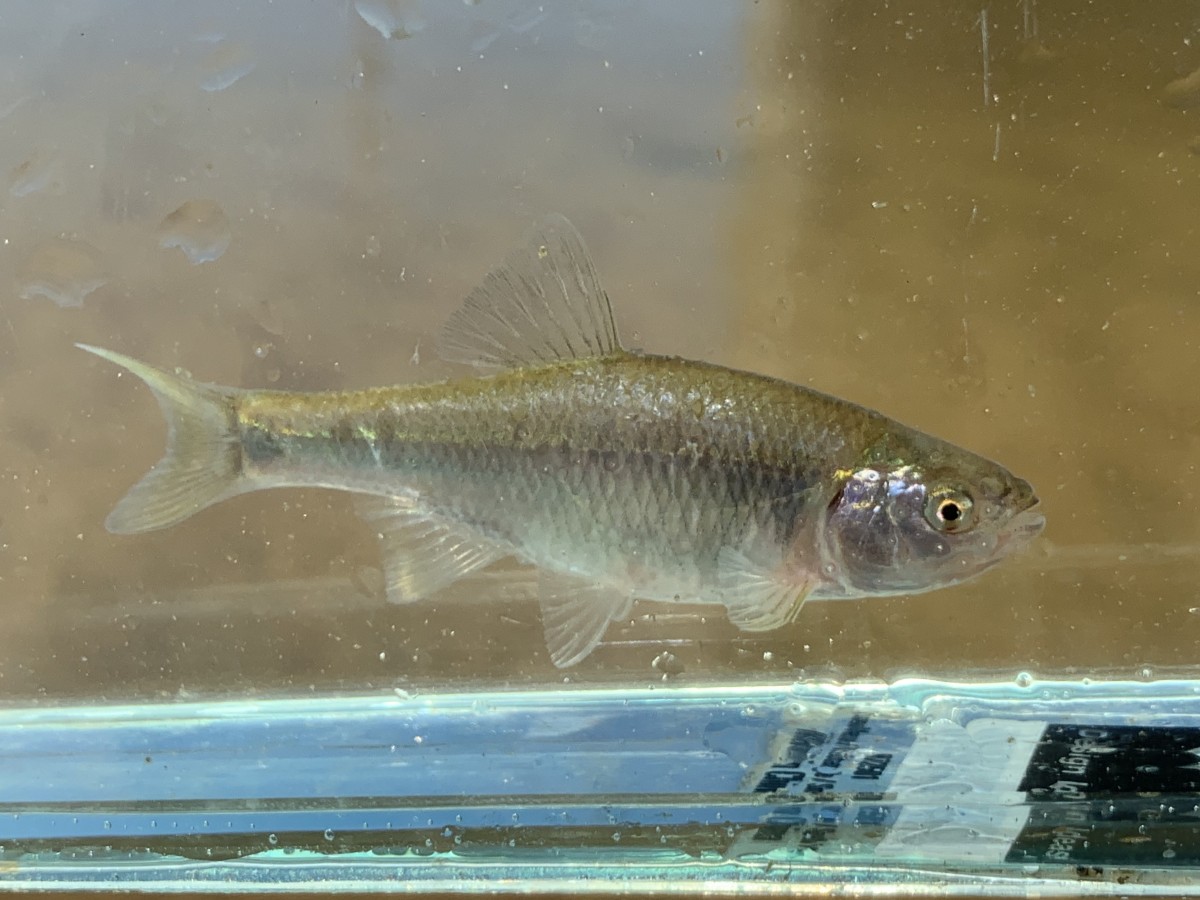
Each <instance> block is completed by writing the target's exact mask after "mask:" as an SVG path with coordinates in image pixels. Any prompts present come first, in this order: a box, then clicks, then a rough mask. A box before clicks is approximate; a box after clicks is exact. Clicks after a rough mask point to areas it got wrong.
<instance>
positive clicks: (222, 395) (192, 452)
mask: <svg viewBox="0 0 1200 900" xmlns="http://www.w3.org/2000/svg"><path fill="white" fill-rule="evenodd" d="M75 346H76V347H78V348H79V349H81V350H86V351H87V352H88V353H94V354H96V356H99V357H101V358H102V359H106V360H108V361H109V362H111V363H114V364H116V365H118V366H121V367H122V368H124V369H128V370H129V371H130V372H132V373H133V374H134V375H136V376H137V377H138V378H140V379H142V381H144V382H146V385H147V386H148V387H149V388H150V390H152V391H153V392H154V396H155V399H157V400H158V405H159V407H160V408H161V409H162V412H163V417H164V418H165V419H166V420H167V451H166V453H165V454H163V458H162V459H160V460H159V461H158V463H157V464H156V465H155V466H154V468H152V469H151V470H150V471H149V472H147V473H146V475H145V476H144V477H143V478H142V480H141V481H139V482H138V483H137V484H135V485H134V486H133V487H132V488H130V490H129V493H127V494H126V495H125V496H124V497H122V498H121V501H120V502H119V503H118V504H117V505H116V507H115V508H114V509H113V511H112V512H111V513H109V515H108V518H107V519H106V520H105V522H104V524H105V526H106V527H107V528H108V530H109V531H111V532H113V533H114V534H136V533H138V532H142V531H154V530H155V529H157V528H166V527H167V526H169V525H174V524H176V523H177V522H182V521H183V520H184V519H186V518H187V517H188V516H190V515H192V514H193V513H196V512H199V511H200V510H202V509H204V507H206V506H211V505H212V504H213V503H216V502H217V501H218V500H224V499H225V498H227V497H232V496H233V495H235V494H240V493H241V492H242V491H243V490H245V486H244V485H243V482H242V477H241V470H242V462H241V448H240V447H239V444H238V438H237V431H236V421H237V420H236V413H235V411H234V408H233V396H234V394H235V393H236V391H235V390H234V389H232V388H223V387H217V386H216V385H211V384H200V383H198V382H195V381H192V380H191V379H190V378H187V377H185V376H182V375H173V374H171V373H169V372H164V371H162V370H161V369H156V368H154V367H153V366H148V365H146V364H145V363H141V362H138V361H137V360H136V359H133V358H132V357H129V356H125V355H124V354H121V353H114V352H113V351H112V350H104V349H102V348H100V347H91V346H89V345H87V344H76V345H75Z"/></svg>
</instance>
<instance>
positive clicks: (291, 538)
mask: <svg viewBox="0 0 1200 900" xmlns="http://www.w3.org/2000/svg"><path fill="white" fill-rule="evenodd" d="M985 36H986V37H985ZM985 40H986V52H985ZM1198 70H1200V2H1195V0H1186V2H1184V0H1180V2H1165V0H1163V2H1156V3H1153V4H1129V3H1124V2H1118V0H1112V2H1094V3H1088V2H1083V0H1079V2H1064V3H1055V4H1037V3H1035V2H1034V0H1028V2H1024V3H1022V2H1019V0H1013V2H1006V3H1001V4H995V3H993V4H990V5H988V6H987V7H986V8H984V7H981V6H980V5H979V4H975V5H971V4H957V3H949V2H944V3H938V4H932V3H924V2H916V0H907V2H893V3H891V4H888V5H887V6H881V5H879V4H851V3H836V2H812V3H791V2H786V0H778V2H761V3H757V4H753V5H751V4H727V3H722V2H711V3H697V2H691V0H689V2H686V3H684V2H680V3H675V4H626V3H600V2H593V3H574V4H546V5H544V6H539V5H538V4H535V3H526V2H516V0H512V2H500V0H481V2H468V3H465V4H452V3H434V2H427V3H424V4H421V3H418V2H416V0H413V2H386V0H361V2H358V3H338V2H328V3H318V4H274V5H269V4H225V3H205V4H183V3H180V4H164V3H151V2H124V3H122V2H105V3H96V2H74V3H58V4H53V5H51V4H42V3H35V2H27V3H6V4H5V5H4V6H3V8H2V9H0V175H2V176H3V177H4V178H5V179H6V182H5V183H4V185H3V186H2V187H3V194H2V195H0V291H2V293H0V312H2V321H0V476H2V480H0V601H2V602H3V620H2V625H0V699H2V700H3V701H5V702H25V701H27V700H28V699H31V698H41V699H46V700H50V699H58V698H67V697H81V696H85V697H94V698H98V699H104V700H109V701H112V700H119V699H126V698H134V697H157V696H172V697H173V696H188V695H194V694H198V693H212V692H233V693H237V694H245V693H247V692H254V693H264V694H265V693H272V694H273V693H279V692H289V693H294V692H308V691H313V690H329V689H335V688H346V689H362V688H388V687H393V686H396V687H404V688H406V689H415V688H421V687H427V686H428V687H432V686H445V685H454V686H456V687H459V688H464V689H483V688H487V687H500V688H512V687H518V686H520V685H524V684H530V683H545V682H551V683H553V682H559V681H562V680H564V673H560V672H558V671H556V670H555V669H554V668H553V667H552V666H551V665H550V663H549V661H548V659H547V657H546V654H545V650H544V647H543V643H542V637H541V629H540V625H539V622H538V616H537V611H536V609H535V608H534V607H533V606H530V605H525V604H521V603H505V602H502V601H498V600H496V599H495V597H494V596H492V597H489V589H488V587H487V586H486V584H485V585H482V586H477V587H476V588H475V589H474V590H468V591H459V592H458V593H457V594H456V595H451V596H446V597H443V598H439V600H438V601H436V602H430V603H427V604H421V605H418V606H413V607H408V608H395V607H390V606H388V605H387V604H386V603H385V602H384V601H383V600H382V598H381V597H380V596H379V591H378V583H379V573H378V569H377V566H378V560H377V557H376V548H375V544H374V540H373V539H372V537H371V536H370V534H369V532H368V529H367V528H366V527H365V526H363V525H361V524H360V523H358V521H357V520H356V519H355V518H354V516H353V514H352V512H351V509H350V503H349V501H348V498H347V497H346V496H345V495H338V494H333V493H325V492H317V491H311V492H303V491H280V492H272V493H259V494H253V495H249V496H244V497H241V498H238V499H236V500H233V501H230V502H227V503H224V504H222V505H220V506H219V507H217V508H214V509H211V510H209V511H206V512H205V513H203V514H202V515H199V516H196V517H195V518H194V519H192V520H190V521H188V522H187V523H185V524H183V525H180V526H178V527H176V528H174V529H171V530H169V531H166V532H162V533H158V534H152V535H144V536H138V537H115V536H111V535H109V534H107V533H106V532H105V530H104V527H103V519H104V516H105V515H106V514H107V512H108V510H109V509H110V508H111V506H112V505H113V503H115V501H116V500H117V499H118V498H119V497H120V496H121V494H122V493H123V492H124V491H125V490H126V489H127V488H128V487H129V486H130V485H131V484H132V483H133V482H134V481H135V480H136V479H137V478H138V477H140V475H141V474H142V473H143V471H144V470H145V469H146V468H147V467H149V466H150V465H151V464H152V463H153V462H154V461H155V460H156V459H157V458H158V456H159V454H160V452H161V449H162V443H163V426H162V422H161V418H160V416H159V413H158V410H157V409H156V407H155V404H154V403H153V401H152V399H151V396H150V394H149V392H148V391H146V390H145V388H144V387H142V386H141V385H140V384H137V383H135V382H134V381H132V380H131V379H129V378H121V377H118V375H117V373H116V371H115V369H114V368H113V367H111V366H108V365H106V364H104V363H102V362H101V361H99V360H95V359H92V358H90V357H88V356H86V355H85V354H83V353H80V352H79V351H77V350H75V349H74V348H73V347H72V346H71V345H72V342H74V341H87V342H90V343H96V344H100V345H103V346H108V347H112V348H114V349H118V350H121V351H123V352H127V353H130V354H133V355H135V356H138V357H141V358H144V359H147V360H148V361H150V362H153V363H156V364H159V365H164V366H183V367H185V368H187V369H189V370H190V371H192V372H193V374H195V375H196V376H197V377H200V378H203V379H205V380H212V381H219V382H224V383H229V384H235V385H241V386H248V387H253V386H272V387H278V388H293V389H315V388H337V387H357V386H366V385H371V384H379V383H390V382H394V381H411V380H419V379H433V378H439V377H443V376H444V375H446V374H449V372H450V371H451V370H450V369H449V368H447V367H446V366H444V365H442V364H440V363H438V361H437V360H436V359H435V358H434V354H433V351H432V347H433V338H434V336H435V335H436V333H437V329H438V327H439V325H440V323H441V322H442V321H443V320H444V319H445V317H446V316H447V315H448V314H449V312H450V311H451V309H453V308H454V307H455V306H456V305H457V303H458V302H459V301H460V299H461V298H462V297H463V296H464V295H465V294H466V293H467V292H468V291H469V290H470V289H471V287H473V285H474V284H475V283H476V282H477V281H478V280H479V279H480V278H481V277H482V275H483V274H484V273H485V272H486V270H487V269H488V268H489V267H490V266H491V265H492V264H494V263H495V262H496V261H498V260H499V258H500V257H502V256H503V254H504V253H505V252H506V251H507V250H508V249H509V248H510V247H511V246H512V245H513V244H514V243H515V242H516V241H517V240H519V238H520V236H521V235H522V234H523V232H524V231H525V229H526V228H527V227H528V226H529V225H530V223H531V222H532V221H533V220H535V219H536V218H538V217H539V216H541V215H543V214H544V213H546V212H549V211H559V212H562V213H564V214H566V215H567V216H569V217H570V218H571V219H573V220H574V221H575V223H576V225H578V226H579V228H580V229H581V231H582V232H583V233H584V235H585V236H586V238H587V239H588V241H589V243H590V246H591V249H592V252H593V254H594V256H595V257H596V261H597V265H598V267H599V269H600V271H601V274H602V276H603V278H604V280H605V282H606V283H607V286H608V290H609V293H610V294H611V296H612V298H613V300H614V303H615V304H616V305H617V308H618V314H619V318H620V321H621V324H622V328H623V332H624V334H625V336H626V338H627V339H628V340H629V342H630V343H633V344H635V345H639V346H643V347H645V348H646V349H648V350H653V351H660V352H669V353H678V354H682V355H686V356H693V357H702V358H706V359H710V360H713V361H716V362H721V363H725V364H729V365H733V366H740V367H746V368H753V369H756V370H759V371H763V372H768V373H770V374H773V375H779V376H783V377H786V378H791V379H794V380H798V381H802V382H805V383H808V384H811V385H813V386H815V387H818V388H820V389H822V390H825V391H829V392H832V393H835V394H839V395H842V396H845V397H848V398H850V399H853V400H856V401H859V402H862V403H865V404H867V405H870V406H873V407H876V408H879V409H881V410H883V411H885V412H888V413H890V414H892V415H894V416H896V417H897V418H900V419H902V420H904V421H907V422H909V423H911V424H913V425H916V426H918V427H922V428H924V429H926V430H929V431H932V432H935V433H937V434H939V435H941V436H944V437H947V438H950V439H952V440H955V441H957V442H959V443H962V444H964V445H967V446H969V447H971V448H973V449H976V450H978V451H980V452H983V453H985V454H987V455H990V456H993V457H995V458H997V459H999V460H1001V461H1003V462H1004V463H1005V464H1007V465H1008V466H1010V467H1011V468H1012V469H1014V470H1015V471H1017V472H1018V473H1020V474H1022V475H1024V476H1026V477H1028V478H1029V479H1030V480H1032V481H1033V483H1034V484H1035V485H1036V486H1037V487H1038V489H1039V492H1040V493H1041V495H1042V497H1043V501H1044V506H1045V511H1046V515H1047V517H1048V520H1049V526H1048V528H1047V532H1046V535H1045V537H1044V539H1043V540H1042V541H1041V542H1040V544H1039V546H1038V548H1037V549H1036V550H1035V551H1034V552H1032V553H1030V554H1028V555H1026V556H1023V557H1021V558H1018V559H1013V560H1011V561H1009V562H1008V563H1007V564H1006V565H1005V566H1003V567H1001V568H1000V569H998V570H996V571H995V572H993V573H991V574H990V575H988V576H986V577H985V578H984V579H982V580H980V581H977V582H974V583H971V584H968V585H965V586H961V587H959V588H955V589H949V590H945V591H940V592H936V593H932V594H926V595H922V596H919V597H913V598H897V599H891V600H878V601H871V602H853V603H825V604H816V603H814V604H812V605H810V606H809V607H808V608H806V610H805V612H804V614H803V615H802V616H801V618H800V620H799V621H798V622H797V623H796V624H795V625H794V626H792V627H790V628H788V629H785V630H783V631H780V632H776V633H773V634H770V635H766V636H754V637H749V636H745V635H740V634H738V633H737V632H736V631H735V630H734V629H733V628H732V627H731V626H730V625H728V623H726V622H725V620H724V618H723V617H722V616H720V615H713V614H711V613H709V614H708V615H706V616H704V617H701V616H700V615H698V614H697V613H696V612H695V611H694V610H684V609H680V608H663V607H657V608H655V607H649V606H639V607H638V608H637V609H636V610H635V613H634V617H633V619H632V620H631V621H630V622H629V623H628V624H626V625H621V626H614V627H613V628H612V629H611V630H610V632H609V635H608V637H609V642H608V643H607V644H606V645H604V646H602V647H601V648H600V649H599V650H598V651H597V652H596V653H595V654H593V656H591V657H590V658H589V659H587V660H586V661H585V662H584V663H583V664H581V665H580V666H578V667H576V668H575V669H572V670H570V671H569V672H568V673H566V675H565V678H566V679H569V681H570V683H572V684H587V683H595V682H599V681H606V682H612V681H623V682H627V683H630V684H639V685H640V684H646V683H648V682H657V681H659V680H661V679H662V678H663V677H664V675H666V676H667V677H668V679H669V680H670V681H672V682H673V683H682V684H687V683H694V682H696V681H698V680H702V679H712V678H760V679H761V678H769V679H778V678H787V677H792V675H793V674H797V675H800V676H806V677H816V676H825V675H833V676H844V677H865V676H881V677H897V676H900V675H922V674H928V675H936V676H950V677H957V676H964V675H969V674H971V673H979V672H985V673H994V672H1000V673H1005V674H1012V673H1014V672H1016V671H1019V670H1022V669H1025V670H1032V671H1037V672H1041V673H1046V674H1059V675H1075V676H1082V675H1088V674H1090V673H1093V672H1110V673H1112V672H1115V673H1119V674H1125V675H1130V676H1142V677H1144V676H1145V675H1147V674H1161V673H1163V672H1166V671H1171V670H1176V669H1179V668H1180V667H1185V666H1190V665H1192V664H1194V663H1195V661H1196V659H1197V646H1198V643H1197V642H1198V639H1200V614H1197V613H1195V612H1191V609H1193V608H1197V607H1200V597H1198V596H1197V590H1196V586H1195V585H1196V579H1197V575H1198V574H1200V567H1198V566H1197V562H1198V552H1200V533H1198V532H1200V509H1198V508H1197V492H1196V487H1195V485H1196V476H1197V469H1196V462H1197V460H1198V459H1200V427H1198V422H1200V390H1198V389H1197V374H1198V373H1200V357H1198V349H1200V309H1198V307H1197V304H1198V302H1200V119H1198V118H1197V116H1198V115H1200V72H1198ZM493 593H494V592H493ZM700 612H709V611H707V610H700ZM666 654H670V655H666ZM656 660H657V662H655V661H656Z"/></svg>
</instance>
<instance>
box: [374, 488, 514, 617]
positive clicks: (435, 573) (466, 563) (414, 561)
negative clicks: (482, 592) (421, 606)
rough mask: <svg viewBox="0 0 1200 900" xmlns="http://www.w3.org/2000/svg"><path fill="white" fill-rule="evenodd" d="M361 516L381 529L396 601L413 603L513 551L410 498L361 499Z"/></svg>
mask: <svg viewBox="0 0 1200 900" xmlns="http://www.w3.org/2000/svg"><path fill="white" fill-rule="evenodd" d="M355 506H356V508H357V510H358V514H359V515H360V516H361V517H362V518H363V519H364V520H366V521H367V522H368V523H369V524H370V525H371V526H372V527H374V528H375V529H376V533H377V534H378V536H379V542H380V550H381V551H382V554H383V574H384V583H385V586H386V589H387V598H388V600H389V601H391V602H392V603H411V602H413V601H414V600H420V599H422V598H423V597H428V596H430V595H431V594H435V593H437V592H438V591H439V590H441V589H442V588H444V587H447V586H448V585H450V584H452V583H454V582H455V581H458V580H459V579H460V578H463V577H465V576H467V575H470V574H471V573H472V572H475V571H477V570H478V569H482V568H484V567H485V566H488V565H490V564H491V563H493V562H495V561H496V560H498V559H500V558H501V557H503V556H505V555H507V551H506V550H505V549H503V548H501V547H497V546H496V545H495V544H492V543H489V542H487V541H486V540H483V539H481V538H479V537H478V536H477V535H474V534H472V533H471V532H470V531H469V530H468V529H466V528H463V527H456V526H454V525H453V524H450V523H446V522H444V521H441V520H437V519H434V518H431V517H430V516H428V515H427V514H426V513H425V512H424V511H423V510H421V509H420V507H418V506H416V505H415V504H414V503H413V502H412V500H410V499H409V498H406V497H375V496H371V495H366V494H364V495H360V496H359V497H357V498H356V499H355Z"/></svg>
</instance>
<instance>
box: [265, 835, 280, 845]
mask: <svg viewBox="0 0 1200 900" xmlns="http://www.w3.org/2000/svg"><path fill="white" fill-rule="evenodd" d="M267 843H268V844H271V845H272V846H274V845H275V844H278V843H279V835H277V834H274V833H271V834H268V835H267Z"/></svg>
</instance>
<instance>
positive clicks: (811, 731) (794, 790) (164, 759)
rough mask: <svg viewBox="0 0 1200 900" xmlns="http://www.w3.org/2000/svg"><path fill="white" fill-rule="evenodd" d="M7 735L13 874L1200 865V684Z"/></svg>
mask: <svg viewBox="0 0 1200 900" xmlns="http://www.w3.org/2000/svg"><path fill="white" fill-rule="evenodd" d="M0 740H2V742H3V746H4V747H5V748H6V749H5V756H6V765H5V767H4V769H3V771H2V772H0V795H2V796H3V797H4V798H5V801H4V803H3V804H2V805H0V845H2V846H3V850H2V852H0V856H2V857H3V859H4V860H5V861H6V862H7V863H10V864H12V865H11V868H7V869H3V870H2V871H0V881H4V882H8V883H9V884H14V885H15V884H24V885H33V884H37V885H40V886H42V887H49V886H51V885H55V886H60V887H78V886H86V885H87V884H89V883H94V882H96V881H103V880H105V879H109V878H113V877H119V878H121V879H122V880H123V881H124V882H126V883H127V884H139V885H140V886H142V887H143V888H149V887H154V888H157V889H169V888H171V887H173V886H178V885H182V884H188V885H189V886H192V887H193V889H194V885H195V884H196V883H200V884H203V883H205V882H209V881H213V882H214V883H215V882H216V881H217V880H218V879H220V880H221V882H222V883H224V884H225V885H227V886H228V885H231V884H232V885H241V886H245V887H249V886H253V885H256V884H278V883H279V882H281V881H283V882H287V881H290V880H291V879H292V878H294V877H295V873H296V871H297V867H300V866H302V867H303V871H304V880H305V883H306V884H308V885H309V886H316V885H324V886H325V887H326V888H330V887H335V886H338V885H343V886H347V885H349V884H356V885H358V886H359V887H360V888H361V887H364V886H365V887H372V888H378V887H384V886H386V884H388V883H390V882H391V881H392V880H393V879H395V878H401V879H403V880H405V881H406V882H409V883H427V884H429V885H431V886H433V885H438V884H443V883H446V882H448V881H449V880H451V879H455V878H463V877H465V878H467V879H468V880H472V881H474V880H480V879H486V878H512V877H519V878H523V879H527V880H528V883H531V884H533V885H538V886H541V887H546V886H554V885H556V884H559V883H563V884H570V885H575V884H582V883H585V882H586V883H588V884H591V886H592V889H593V890H596V889H600V888H602V887H603V885H604V884H605V883H606V882H608V883H611V881H612V880H618V879H619V880H620V881H621V882H622V883H629V882H633V883H642V882H646V883H654V884H659V883H661V886H662V887H670V886H672V885H673V886H676V887H682V886H685V885H687V884H688V883H689V882H693V881H697V880H700V879H708V880H715V881H717V882H720V881H722V880H725V879H729V880H731V881H741V882H747V881H755V882H761V883H763V884H786V883H796V884H808V885H817V884H822V883H828V884H832V883H837V882H839V881H843V880H848V879H850V878H853V877H863V867H864V866H868V865H871V866H873V867H874V868H872V869H871V870H869V873H868V874H866V878H867V880H873V881H877V882H881V883H891V882H899V881H904V882H905V883H908V884H909V885H910V886H913V885H922V884H925V885H926V886H932V884H933V883H934V882H935V881H936V880H937V879H946V878H950V879H957V880H961V881H962V883H964V884H966V883H968V880H969V879H974V881H971V882H970V883H973V884H977V885H984V886H988V885H990V888H991V891H992V892H994V893H1006V892H1007V893H1018V892H1020V891H1021V890H1022V885H1027V884H1031V883H1037V884H1038V885H1039V889H1040V890H1044V891H1048V892H1051V893H1055V892H1059V893H1061V892H1066V891H1069V890H1080V891H1087V890H1089V889H1102V888H1105V887H1107V888H1109V889H1112V890H1118V891H1125V892H1127V893H1128V892H1130V891H1133V892H1137V891H1139V890H1148V889H1150V888H1152V887H1154V886H1158V887H1173V888H1176V889H1182V888H1186V887H1188V886H1189V885H1190V889H1191V890H1192V891H1197V890H1198V889H1197V887H1196V885H1197V884H1198V883H1200V881H1198V880H1197V876H1198V875H1200V774H1198V770H1197V763H1196V760H1197V756H1198V754H1200V682H1195V681H1157V682H1146V683H1134V682H1103V683H1096V682H1092V683H1083V682H1078V681H1076V682H1063V681H1057V682H1043V681H1039V680H1037V679H1035V678H1033V677H1031V676H1028V675H1026V676H1023V677H1022V678H1020V679H1018V680H1016V681H1013V682H1007V683H1003V682H993V683H975V684H966V683H959V684H951V683H940V682H932V681H924V680H909V681H904V682H899V683H896V684H893V685H884V684H879V683H862V684H853V685H836V684H818V683H809V684H802V685H753V684H743V685H738V686H736V687H725V688H718V687H707V688H690V689H676V690H672V691H667V692H664V691H662V690H585V691H566V692H564V691H554V692H540V691H528V692H522V693H495V692H472V693H470V694H428V695H422V696H415V697H414V696H406V697H397V696H394V695H391V696H389V695H384V694H375V695H357V696H343V697H325V698H313V699H277V700H256V701H233V700H223V701H222V700H213V701H200V702H189V703H172V704H168V705H141V706H123V707H122V706H104V707H96V706H90V707H67V708H60V709H47V710H41V711H29V710H27V711H12V712H9V713H7V714H5V715H4V716H2V717H0ZM82 859H89V860H93V861H94V862H95V863H96V865H97V866H98V868H97V869H92V868H88V867H85V868H80V867H79V866H78V865H68V864H77V863H78V862H79V861H80V860H82ZM930 869H934V870H936V872H937V875H936V878H932V877H931V876H930V875H929V874H928V872H929V870H930ZM1131 873H1133V874H1132V875H1131Z"/></svg>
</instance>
